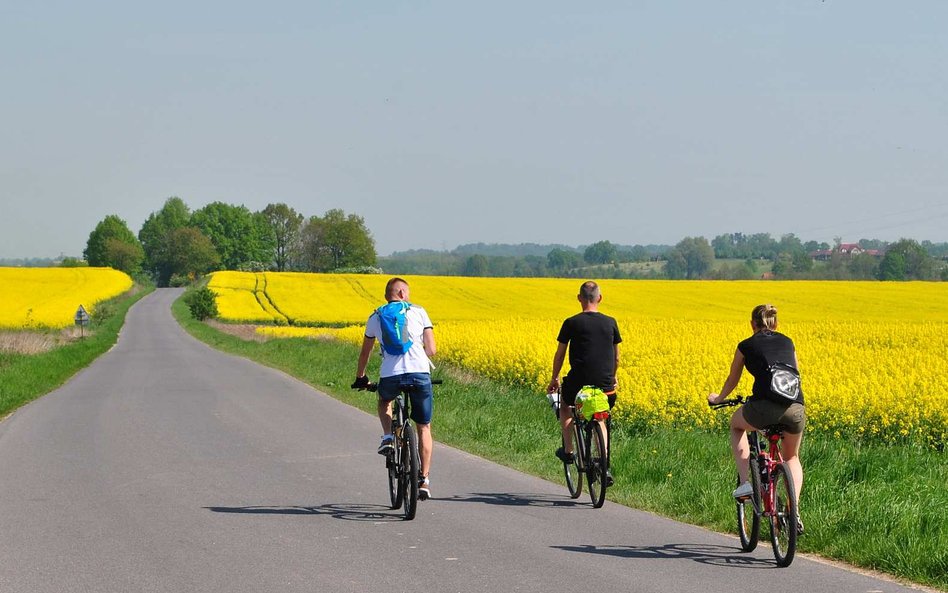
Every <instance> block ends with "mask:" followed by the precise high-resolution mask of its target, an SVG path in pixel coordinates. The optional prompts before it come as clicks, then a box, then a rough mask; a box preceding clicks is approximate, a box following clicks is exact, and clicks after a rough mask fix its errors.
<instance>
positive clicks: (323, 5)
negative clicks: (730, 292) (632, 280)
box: [0, 0, 948, 257]
mask: <svg viewBox="0 0 948 593" xmlns="http://www.w3.org/2000/svg"><path fill="white" fill-rule="evenodd" d="M136 4H137V3H129V2H111V1H91V2H84V3H78V4H77V3H72V2H37V3H13V2H11V1H4V0H0V55H2V56H3V58H2V59H0V80H2V81H3V84H2V89H3V90H2V92H0V138H2V140H0V197H2V206H0V208H2V210H0V257H46V256H56V255H58V254H60V253H65V254H73V255H77V254H80V253H81V252H82V249H83V248H84V247H85V242H86V239H87V238H88V234H89V232H90V231H91V230H92V228H94V226H95V224H96V223H97V222H98V221H100V220H101V219H102V218H104V217H105V216H106V215H108V214H117V215H119V216H120V217H121V218H123V219H124V220H126V222H128V224H129V227H130V228H131V229H132V230H133V231H134V232H137V231H138V229H139V228H140V227H141V224H142V223H143V222H144V220H145V218H146V217H147V216H148V215H149V213H151V212H153V211H155V210H158V209H159V208H160V207H161V205H162V204H163V203H164V201H165V199H167V198H168V197H169V196H179V197H181V198H182V199H184V200H185V202H186V203H188V204H189V205H190V206H191V207H192V208H193V209H196V208H200V207H201V206H203V205H205V204H207V203H209V202H212V201H218V200H219V201H225V202H228V203H233V204H244V205H246V206H247V207H248V208H250V209H251V210H259V209H262V208H263V207H264V206H265V205H266V204H268V203H271V202H285V203H287V204H289V205H291V206H293V207H294V208H296V209H297V210H298V211H300V212H302V213H303V214H305V215H307V216H309V215H314V214H317V215H321V214H323V213H324V212H325V211H326V210H328V209H330V208H342V209H343V210H345V211H346V212H352V213H357V214H359V215H361V216H363V217H364V218H365V220H366V223H367V225H368V227H369V228H370V230H371V231H372V233H373V235H374V237H375V239H376V242H377V247H378V250H379V252H380V253H381V254H386V253H390V252H391V251H393V250H401V249H410V248H435V249H441V248H447V249H451V248H453V247H455V246H456V245H458V244H462V243H469V242H477V241H483V242H504V243H520V242H537V243H553V242H556V243H566V244H573V245H579V244H588V243H591V242H593V241H596V240H600V239H608V240H610V241H613V242H616V243H622V244H636V243H642V244H647V243H672V244H673V243H675V242H677V241H678V240H680V239H681V238H683V237H685V236H698V235H701V236H705V237H707V238H708V239H711V238H712V237H714V236H715V235H718V234H721V233H727V232H745V233H754V232H769V233H772V234H773V235H774V236H777V237H779V236H780V235H782V234H784V233H790V232H792V233H795V234H797V236H799V237H801V238H803V239H804V240H806V239H817V240H824V241H828V242H832V240H833V238H834V237H841V238H842V239H843V240H844V241H855V240H857V239H860V238H880V239H885V240H896V239H898V238H900V237H903V236H908V237H913V238H915V239H918V240H924V239H928V240H932V241H939V242H941V241H948V232H946V231H945V229H946V227H948V199H946V188H948V167H946V163H948V158H946V157H948V67H946V58H948V36H946V35H945V34H944V31H945V27H946V23H948V3H946V2H944V1H942V0H937V1H936V0H930V1H925V0H919V1H913V2H911V3H892V2H878V1H872V0H870V1H864V0H860V1H858V2H857V1H855V0H851V1H839V0H826V1H811V0H793V1H772V2H771V1H768V2H759V1H750V0H747V1H742V2H735V1H723V2H713V3H712V2H694V1H693V2H668V1H667V0H666V1H661V2H659V1H654V2H651V1H649V2H634V3H617V2H601V3H594V4H582V3H575V2H574V3H566V2H556V1H547V2H520V3H508V2H490V1H487V2H479V3H463V4H462V3H445V2H438V3H435V2H397V1H393V2H385V3H382V2H363V3H354V2H305V3H304V2H300V3H294V2H271V3H267V4H266V5H264V4H260V3H247V2H226V3H225V2H198V3H194V2H177V1H169V2H164V3H160V4H158V3H150V4H148V5H144V4H142V5H138V6H137V5H136Z"/></svg>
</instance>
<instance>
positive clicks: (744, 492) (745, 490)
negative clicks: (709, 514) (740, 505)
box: [733, 482, 754, 498]
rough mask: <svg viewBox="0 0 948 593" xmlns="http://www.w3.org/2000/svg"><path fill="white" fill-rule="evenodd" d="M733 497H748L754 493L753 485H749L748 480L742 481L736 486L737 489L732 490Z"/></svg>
mask: <svg viewBox="0 0 948 593" xmlns="http://www.w3.org/2000/svg"><path fill="white" fill-rule="evenodd" d="M733 494H734V498H748V497H750V496H751V495H752V494H754V487H753V486H751V483H750V482H744V483H743V484H741V485H740V486H738V487H737V490H735V491H734V492H733Z"/></svg>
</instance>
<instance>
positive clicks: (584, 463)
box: [551, 393, 611, 509]
mask: <svg viewBox="0 0 948 593" xmlns="http://www.w3.org/2000/svg"><path fill="white" fill-rule="evenodd" d="M556 395H557V397H556V398H555V399H553V398H551V403H552V405H553V411H554V413H555V415H556V417H557V419H559V405H560V403H559V402H560V400H559V397H558V396H559V394H558V393H557V394H556ZM570 414H572V416H573V426H572V430H570V433H569V434H570V438H571V439H572V441H573V442H572V445H573V446H572V450H573V461H564V462H563V473H564V474H565V475H566V488H567V489H568V490H569V495H570V498H579V496H580V495H581V494H582V493H583V474H585V475H586V483H587V484H588V486H589V498H590V499H591V500H592V504H593V508H597V509H598V508H599V507H601V506H602V505H603V503H605V501H606V488H608V487H609V485H610V482H611V476H610V475H609V453H608V451H609V450H608V447H607V445H608V442H607V438H606V435H605V434H603V429H602V423H607V426H608V422H609V411H608V410H606V411H604V412H596V413H595V414H594V415H593V418H592V419H591V420H586V419H585V418H583V416H582V415H581V414H579V412H577V411H576V406H570ZM563 450H564V451H565V450H566V443H565V442H563Z"/></svg>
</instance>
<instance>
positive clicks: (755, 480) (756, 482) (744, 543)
mask: <svg viewBox="0 0 948 593" xmlns="http://www.w3.org/2000/svg"><path fill="white" fill-rule="evenodd" d="M749 477H750V483H751V486H753V487H754V493H753V494H752V495H751V496H750V497H749V498H743V499H740V500H737V501H736V503H737V534H738V535H739V536H740V538H741V549H742V550H744V551H745V552H752V551H753V550H754V548H756V547H757V542H758V541H759V540H760V464H759V463H758V461H757V459H756V458H753V457H751V460H750V474H749ZM737 485H738V486H740V485H741V479H740V478H738V479H737Z"/></svg>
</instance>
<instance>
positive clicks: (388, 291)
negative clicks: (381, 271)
mask: <svg viewBox="0 0 948 593" xmlns="http://www.w3.org/2000/svg"><path fill="white" fill-rule="evenodd" d="M399 284H404V285H405V286H408V283H407V282H405V281H404V280H403V279H401V278H399V277H398V276H396V277H395V278H392V279H391V280H389V281H388V282H386V283H385V300H386V301H390V300H392V297H394V296H395V292H396V291H397V290H398V285H399Z"/></svg>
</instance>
